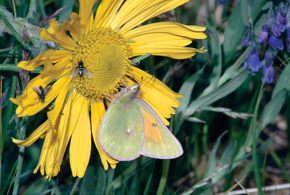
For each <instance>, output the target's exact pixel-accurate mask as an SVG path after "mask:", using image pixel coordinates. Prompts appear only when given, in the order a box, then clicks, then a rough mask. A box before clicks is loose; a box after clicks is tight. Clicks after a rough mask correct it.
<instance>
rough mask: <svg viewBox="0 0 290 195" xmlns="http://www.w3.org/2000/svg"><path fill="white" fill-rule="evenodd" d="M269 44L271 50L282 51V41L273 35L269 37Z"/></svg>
mask: <svg viewBox="0 0 290 195" xmlns="http://www.w3.org/2000/svg"><path fill="white" fill-rule="evenodd" d="M269 44H270V45H271V47H272V48H273V49H279V50H283V49H284V45H283V41H282V39H281V38H277V37H276V36H274V35H271V37H270V39H269Z"/></svg>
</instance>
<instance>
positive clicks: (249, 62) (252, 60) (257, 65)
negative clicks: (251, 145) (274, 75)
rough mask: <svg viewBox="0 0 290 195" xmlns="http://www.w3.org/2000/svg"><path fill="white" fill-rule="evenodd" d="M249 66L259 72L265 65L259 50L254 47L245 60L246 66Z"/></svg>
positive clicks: (253, 70)
mask: <svg viewBox="0 0 290 195" xmlns="http://www.w3.org/2000/svg"><path fill="white" fill-rule="evenodd" d="M247 67H249V69H250V70H251V71H252V72H259V70H260V69H261V68H262V67H263V65H262V63H261V61H260V58H259V55H258V53H257V50H256V49H255V48H254V49H252V51H251V53H250V54H249V55H248V58H247V59H246V61H245V62H244V68H247Z"/></svg>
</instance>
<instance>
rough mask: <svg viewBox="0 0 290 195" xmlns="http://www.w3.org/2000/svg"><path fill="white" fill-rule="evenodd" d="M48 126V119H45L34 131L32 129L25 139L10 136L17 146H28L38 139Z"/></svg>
mask: <svg viewBox="0 0 290 195" xmlns="http://www.w3.org/2000/svg"><path fill="white" fill-rule="evenodd" d="M49 128H50V125H49V121H48V120H47V121H45V122H44V123H43V124H42V125H40V126H39V127H38V128H37V129H36V130H35V131H33V132H32V134H31V135H30V136H29V137H28V138H26V139H25V140H18V139H15V138H12V141H13V143H15V144H17V145H18V146H25V147H28V146H30V145H31V144H33V143H34V142H35V141H36V140H38V139H39V138H40V137H41V136H42V135H43V134H45V133H46V131H48V129H49Z"/></svg>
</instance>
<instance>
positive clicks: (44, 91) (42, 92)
mask: <svg viewBox="0 0 290 195" xmlns="http://www.w3.org/2000/svg"><path fill="white" fill-rule="evenodd" d="M32 88H33V90H34V91H35V92H36V93H37V94H38V96H39V98H40V101H41V103H43V102H44V100H45V95H46V94H47V92H48V91H49V90H50V89H51V85H47V86H46V87H45V88H44V89H43V87H42V86H39V88H38V87H36V86H34V85H33V86H32Z"/></svg>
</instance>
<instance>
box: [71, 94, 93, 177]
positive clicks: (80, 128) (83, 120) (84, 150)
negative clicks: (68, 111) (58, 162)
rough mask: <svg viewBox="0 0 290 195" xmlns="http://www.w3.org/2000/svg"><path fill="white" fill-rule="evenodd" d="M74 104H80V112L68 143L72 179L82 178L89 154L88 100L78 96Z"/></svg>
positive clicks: (89, 125)
mask: <svg viewBox="0 0 290 195" xmlns="http://www.w3.org/2000/svg"><path fill="white" fill-rule="evenodd" d="M77 101H79V102H75V103H78V104H80V106H81V110H80V114H79V118H77V123H76V124H75V128H74V130H73V134H72V138H71V143H70V149H69V154H70V166H71V170H72V175H73V176H74V177H76V176H78V177H83V176H84V175H85V172H86V169H87V166H88V164H89V159H90V154H91V123H90V117H89V103H90V100H89V99H88V98H86V97H83V96H80V97H79V99H78V100H77Z"/></svg>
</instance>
